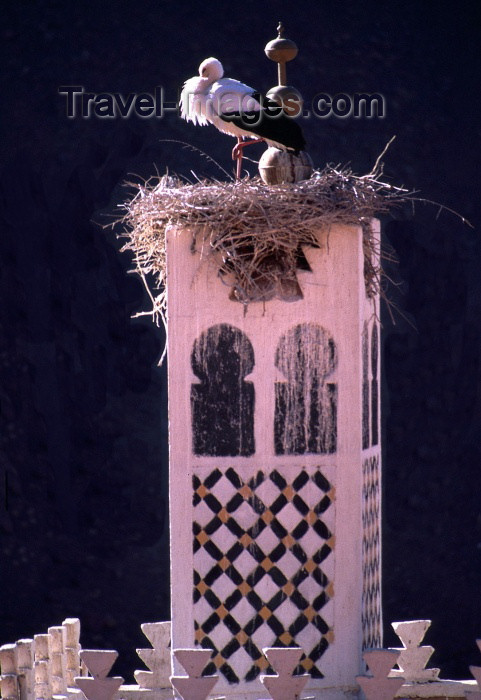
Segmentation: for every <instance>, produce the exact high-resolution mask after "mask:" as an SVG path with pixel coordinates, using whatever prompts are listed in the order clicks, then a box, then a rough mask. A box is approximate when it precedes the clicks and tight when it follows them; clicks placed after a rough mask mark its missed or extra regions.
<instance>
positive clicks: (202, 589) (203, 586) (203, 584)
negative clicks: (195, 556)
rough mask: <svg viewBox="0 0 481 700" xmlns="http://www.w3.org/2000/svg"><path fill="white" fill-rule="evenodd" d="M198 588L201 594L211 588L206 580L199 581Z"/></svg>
mask: <svg viewBox="0 0 481 700" xmlns="http://www.w3.org/2000/svg"><path fill="white" fill-rule="evenodd" d="M196 588H197V590H198V591H199V593H200V594H201V595H204V594H205V592H206V591H208V590H209V586H208V585H207V584H206V582H205V581H199V583H198V584H197V586H196Z"/></svg>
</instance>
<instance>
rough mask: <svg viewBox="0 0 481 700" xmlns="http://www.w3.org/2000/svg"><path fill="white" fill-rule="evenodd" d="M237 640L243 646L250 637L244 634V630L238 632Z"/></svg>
mask: <svg viewBox="0 0 481 700" xmlns="http://www.w3.org/2000/svg"><path fill="white" fill-rule="evenodd" d="M235 638H236V639H237V641H238V642H239V644H241V645H242V646H243V645H244V644H245V643H246V642H247V640H248V639H249V636H248V635H247V634H246V633H245V632H244V630H241V631H240V632H237V634H236V636H235Z"/></svg>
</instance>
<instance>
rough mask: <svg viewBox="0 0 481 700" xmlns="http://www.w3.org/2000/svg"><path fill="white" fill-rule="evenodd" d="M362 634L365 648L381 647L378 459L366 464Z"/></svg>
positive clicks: (375, 458)
mask: <svg viewBox="0 0 481 700" xmlns="http://www.w3.org/2000/svg"><path fill="white" fill-rule="evenodd" d="M362 475H363V487H362V492H363V512H362V578H363V586H362V632H363V648H364V649H374V648H378V647H381V646H382V635H381V622H382V620H381V526H380V517H381V493H380V481H379V455H374V456H372V457H369V458H367V459H365V460H364V461H363V464H362Z"/></svg>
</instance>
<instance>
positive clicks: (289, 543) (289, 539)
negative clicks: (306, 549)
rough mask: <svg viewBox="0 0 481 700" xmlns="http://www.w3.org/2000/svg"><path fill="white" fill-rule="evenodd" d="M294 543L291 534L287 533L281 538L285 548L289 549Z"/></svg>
mask: <svg viewBox="0 0 481 700" xmlns="http://www.w3.org/2000/svg"><path fill="white" fill-rule="evenodd" d="M295 543H296V540H295V539H294V537H293V536H292V535H291V534H288V535H286V536H285V537H283V538H282V544H283V545H284V547H287V549H290V548H291V547H292V546H293V545H294V544H295Z"/></svg>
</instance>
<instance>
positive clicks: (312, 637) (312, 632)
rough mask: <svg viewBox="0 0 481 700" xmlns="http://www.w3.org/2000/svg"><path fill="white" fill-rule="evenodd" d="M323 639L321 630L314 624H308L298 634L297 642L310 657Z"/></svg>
mask: <svg viewBox="0 0 481 700" xmlns="http://www.w3.org/2000/svg"><path fill="white" fill-rule="evenodd" d="M321 638H322V634H321V633H320V632H319V630H318V629H316V627H314V625H313V624H311V623H308V624H307V625H306V626H305V627H304V629H303V630H301V632H298V634H296V636H295V642H296V644H297V645H298V646H300V647H301V649H302V650H303V651H304V653H305V654H306V655H307V656H309V654H310V653H311V651H312V650H313V649H314V647H315V646H316V645H317V644H319V641H320V640H321Z"/></svg>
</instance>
